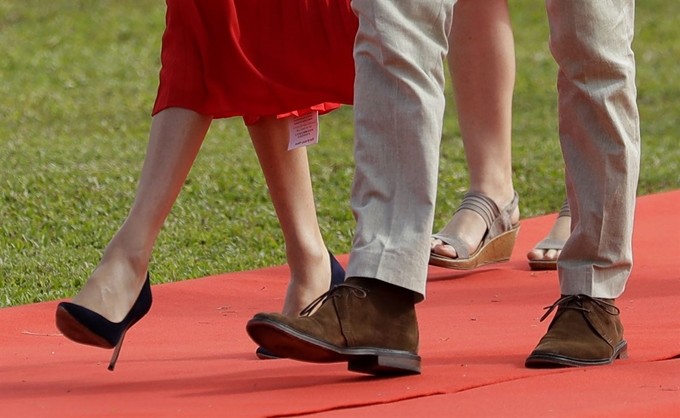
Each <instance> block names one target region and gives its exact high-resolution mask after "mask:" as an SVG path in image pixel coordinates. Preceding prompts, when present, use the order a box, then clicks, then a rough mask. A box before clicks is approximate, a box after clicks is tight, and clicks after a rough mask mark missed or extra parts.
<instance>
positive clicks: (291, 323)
mask: <svg viewBox="0 0 680 418" xmlns="http://www.w3.org/2000/svg"><path fill="white" fill-rule="evenodd" d="M320 303H321V304H322V305H321V307H319V309H318V310H317V311H316V312H314V313H313V314H310V313H311V312H313V311H314V309H315V308H316V307H317V306H318V305H319V304H320ZM301 315H306V316H300V317H296V318H291V317H288V316H285V315H282V314H278V313H260V314H257V315H255V316H254V317H253V319H251V320H250V321H248V324H247V326H246V331H247V332H248V335H250V338H252V339H253V341H255V342H256V343H257V344H259V345H260V346H261V347H263V348H265V349H266V350H268V351H270V352H272V353H273V354H275V355H277V356H279V357H285V358H289V359H294V360H299V361H306V362H312V363H337V362H345V361H346V362H347V363H348V369H349V370H350V371H353V372H359V373H367V374H372V375H406V374H419V373H420V361H421V359H420V356H419V355H418V354H417V352H418V321H417V319H416V312H415V303H414V298H413V292H411V291H409V290H407V289H403V288H401V287H398V286H394V285H391V284H388V283H385V282H382V281H379V280H374V279H366V278H349V279H347V280H346V281H345V283H343V284H341V285H338V286H335V287H334V288H333V289H331V290H330V291H328V292H327V293H326V294H324V295H322V296H321V297H319V298H318V299H317V300H316V301H314V302H313V303H312V304H310V305H309V306H308V307H307V308H305V310H304V311H302V312H301Z"/></svg>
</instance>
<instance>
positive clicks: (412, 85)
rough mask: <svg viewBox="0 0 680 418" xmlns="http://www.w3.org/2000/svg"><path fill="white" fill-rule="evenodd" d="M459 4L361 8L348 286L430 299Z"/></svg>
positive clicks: (406, 0)
mask: <svg viewBox="0 0 680 418" xmlns="http://www.w3.org/2000/svg"><path fill="white" fill-rule="evenodd" d="M454 3H455V0H439V1H436V0H353V1H352V9H353V10H354V12H355V13H356V14H357V16H358V17H359V31H358V33H357V39H356V44H355V48H354V60H355V66H356V81H355V86H354V119H355V120H354V127H355V144H354V154H355V159H356V172H355V177H354V184H353V188H352V210H353V211H354V216H355V218H356V220H357V227H356V234H355V237H354V243H353V247H352V252H351V253H350V260H349V265H348V267H347V275H348V277H370V278H377V279H380V280H383V281H386V282H388V283H392V284H395V285H398V286H401V287H405V288H407V289H410V290H412V291H414V292H416V293H417V294H418V295H420V298H419V299H422V297H424V295H425V282H426V279H427V263H428V260H429V253H430V246H429V237H430V234H431V233H432V223H433V220H434V205H435V200H436V194H437V174H438V169H439V165H438V164H439V143H440V139H441V133H442V122H443V116H444V103H445V102H444V59H445V58H446V54H447V52H448V39H447V38H448V33H449V29H450V27H451V21H452V17H453V5H454Z"/></svg>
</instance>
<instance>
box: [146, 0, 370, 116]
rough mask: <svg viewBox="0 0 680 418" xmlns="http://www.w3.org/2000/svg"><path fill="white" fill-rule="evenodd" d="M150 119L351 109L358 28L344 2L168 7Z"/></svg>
mask: <svg viewBox="0 0 680 418" xmlns="http://www.w3.org/2000/svg"><path fill="white" fill-rule="evenodd" d="M166 3H167V14H166V29H165V33H164V34H163V46H162V51H161V63H162V68H161V71H160V85H159V88H158V95H157V97H156V103H155V105H154V109H153V114H156V113H158V112H160V111H161V110H163V109H166V108H169V107H182V108H186V109H190V110H193V111H195V112H198V113H201V114H206V115H211V116H213V117H215V118H226V117H231V116H244V117H246V122H248V121H249V120H250V121H251V122H252V121H253V120H256V119H257V117H259V116H265V115H280V114H284V113H289V112H296V111H297V112H301V113H304V112H306V111H309V109H311V108H313V107H314V108H316V109H318V110H321V111H322V112H324V111H329V110H332V109H334V108H337V107H339V105H338V103H344V104H351V103H352V99H353V87H354V60H353V56H352V51H353V47H354V38H355V36H356V32H357V28H358V21H357V18H356V16H355V15H354V13H353V12H352V10H351V8H350V4H349V3H350V0H167V1H166Z"/></svg>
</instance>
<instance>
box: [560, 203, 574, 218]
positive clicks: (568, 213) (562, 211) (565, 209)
mask: <svg viewBox="0 0 680 418" xmlns="http://www.w3.org/2000/svg"><path fill="white" fill-rule="evenodd" d="M557 217H558V218H563V217H568V218H571V211H570V210H569V202H568V201H567V199H564V203H563V204H562V208H561V209H560V214H559V215H557Z"/></svg>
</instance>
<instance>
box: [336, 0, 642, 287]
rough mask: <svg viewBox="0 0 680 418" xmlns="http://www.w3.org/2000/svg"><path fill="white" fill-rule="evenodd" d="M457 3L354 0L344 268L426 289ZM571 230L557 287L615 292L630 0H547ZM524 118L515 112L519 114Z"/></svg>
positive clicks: (630, 124) (627, 132)
mask: <svg viewBox="0 0 680 418" xmlns="http://www.w3.org/2000/svg"><path fill="white" fill-rule="evenodd" d="M454 4H455V0H444V1H435V0H429V1H428V0H419V1H408V0H402V1H400V0H353V1H352V8H353V10H354V12H355V13H356V14H357V16H358V17H359V31H358V34H357V39H356V45H355V52H354V58H355V65H356V82H355V106H354V115H355V131H356V132H355V158H356V165H357V168H356V174H355V179H354V184H353V188H352V209H353V211H354V215H355V217H356V220H357V227H356V234H355V237H354V243H353V248H352V251H351V254H350V261H349V265H348V269H347V275H348V277H370V278H376V279H379V280H382V281H385V282H388V283H391V284H394V285H397V286H401V287H404V288H407V289H410V290H412V291H414V292H416V294H417V295H418V296H419V297H417V299H418V300H421V299H422V298H424V295H425V284H426V279H427V263H428V259H429V237H430V234H431V232H432V222H433V217H434V205H435V199H436V183H437V170H438V161H439V144H440V138H441V129H442V118H443V110H444V92H443V85H444V67H443V60H444V57H445V56H446V53H447V51H448V41H447V37H448V32H449V29H450V25H451V21H452V16H453V6H454ZM546 5H547V9H548V16H549V21H550V29H551V39H550V47H551V50H552V51H553V55H554V57H555V59H556V61H557V63H558V65H559V68H560V71H559V75H558V89H559V112H560V140H561V144H562V148H563V153H564V158H565V163H566V178H567V195H568V198H569V203H570V206H571V210H572V225H573V234H572V236H571V238H570V239H569V241H568V242H567V244H566V245H565V248H564V250H563V252H562V256H561V258H560V261H559V275H560V284H561V291H562V293H563V294H577V293H582V294H588V295H591V296H595V297H612V298H613V297H617V296H619V294H620V293H621V292H622V291H623V289H624V287H625V283H626V280H627V278H628V276H629V274H630V269H631V266H632V252H631V235H632V224H633V212H634V205H635V189H636V185H637V179H638V172H639V122H638V120H639V117H638V113H637V107H636V104H635V96H636V88H635V83H634V78H635V62H634V57H633V53H632V50H631V42H632V37H633V21H634V1H633V0H547V1H546ZM519 117H521V115H520V116H519Z"/></svg>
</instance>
